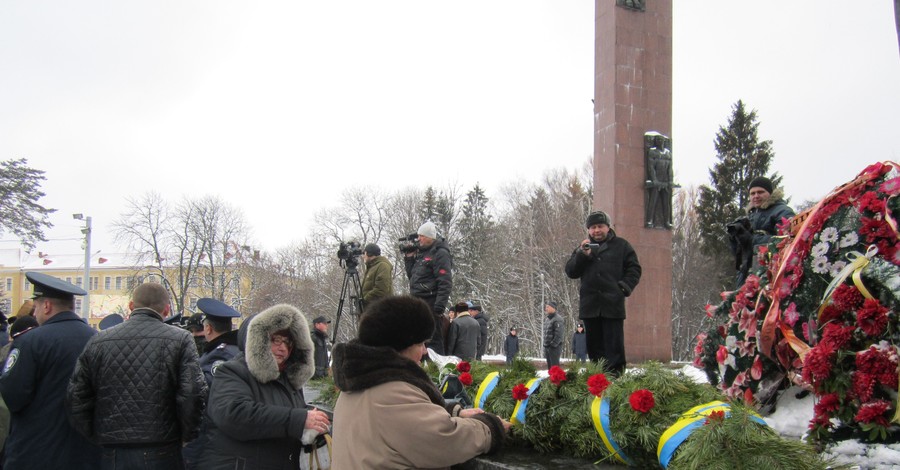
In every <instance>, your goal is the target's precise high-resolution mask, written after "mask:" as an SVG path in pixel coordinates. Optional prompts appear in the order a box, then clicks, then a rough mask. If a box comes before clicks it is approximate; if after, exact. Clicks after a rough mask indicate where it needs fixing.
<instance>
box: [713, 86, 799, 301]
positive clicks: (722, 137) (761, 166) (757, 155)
mask: <svg viewBox="0 0 900 470" xmlns="http://www.w3.org/2000/svg"><path fill="white" fill-rule="evenodd" d="M758 129H759V122H758V121H757V117H756V110H752V111H749V112H748V111H747V109H746V108H745V107H744V103H743V101H741V100H738V102H737V103H735V104H734V106H733V108H732V114H731V117H730V118H729V119H728V124H727V125H726V126H724V127H719V131H718V132H717V133H716V139H715V147H716V158H717V159H718V160H719V161H718V163H716V164H715V165H713V167H712V169H711V170H709V177H710V183H711V184H710V185H703V186H701V187H700V199H699V202H698V204H697V212H698V213H699V222H700V233H701V239H702V245H703V252H704V253H706V254H707V255H709V256H711V257H713V258H714V259H716V260H721V261H722V264H723V268H722V269H723V281H726V282H725V283H726V284H728V282H727V280H728V279H730V278H731V277H732V276H733V275H734V264H733V258H732V255H731V251H730V249H729V245H728V234H727V232H726V230H725V225H726V224H728V223H729V222H732V221H734V220H735V219H737V218H738V217H741V216H744V215H746V211H745V208H746V206H747V203H748V202H749V190H748V188H747V185H749V184H750V181H752V180H753V178H756V177H758V176H765V175H766V174H767V173H768V171H769V165H770V164H771V163H772V159H773V158H774V157H775V152H774V151H773V150H772V141H771V140H763V141H760V140H759V136H758V135H757V131H758ZM769 177H770V178H771V179H772V182H773V183H774V184H775V186H776V187H777V186H779V185H780V182H781V177H780V176H778V175H777V174H773V175H771V176H769ZM726 266H730V268H726Z"/></svg>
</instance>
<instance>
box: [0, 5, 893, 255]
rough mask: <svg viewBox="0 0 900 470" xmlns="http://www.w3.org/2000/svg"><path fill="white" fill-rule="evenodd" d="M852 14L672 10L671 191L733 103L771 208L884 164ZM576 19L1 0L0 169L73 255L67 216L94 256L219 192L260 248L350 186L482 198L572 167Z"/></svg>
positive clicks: (873, 55) (585, 87)
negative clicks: (90, 240)
mask: <svg viewBox="0 0 900 470" xmlns="http://www.w3.org/2000/svg"><path fill="white" fill-rule="evenodd" d="M651 1H653V0H651ZM860 5H861V4H857V3H854V2H843V1H841V2H839V1H836V0H827V1H821V0H820V1H812V0H807V1H789V2H787V1H783V0H781V1H775V0H761V1H754V2H736V1H725V2H700V1H679V2H675V6H674V102H673V109H674V111H673V112H674V116H673V130H672V134H673V135H672V138H673V147H674V152H673V154H674V159H675V170H676V178H677V179H678V182H679V183H681V184H682V185H691V184H703V183H707V182H708V168H709V167H710V166H711V165H713V164H714V162H715V151H714V148H713V143H712V142H713V138H714V136H715V133H716V131H717V130H718V127H719V126H720V125H723V124H725V123H726V121H727V119H728V117H729V115H730V113H731V106H732V105H733V104H734V103H735V102H736V101H737V100H738V99H742V100H744V102H745V103H746V104H747V106H749V107H750V108H752V109H756V110H757V111H758V113H759V119H760V121H761V123H762V125H761V126H760V137H761V138H763V139H771V140H773V141H774V149H775V152H776V157H775V164H774V167H773V170H775V171H778V172H780V173H781V174H782V175H783V176H784V184H785V187H786V191H787V193H788V195H790V196H792V197H793V200H794V202H800V201H803V200H806V199H817V198H820V197H822V196H824V195H825V194H826V193H827V192H828V191H829V190H830V189H831V188H833V187H835V186H837V185H839V184H841V183H843V182H845V181H847V180H849V179H851V178H852V177H853V176H854V175H855V174H856V173H857V172H859V171H860V170H861V169H862V168H863V167H865V165H867V164H869V163H871V162H874V161H878V160H888V159H891V160H900V138H898V136H900V126H898V124H900V118H898V112H900V92H898V86H900V53H898V46H897V36H896V30H895V27H894V17H893V6H892V2H890V1H889V0H877V1H876V0H872V1H867V2H864V5H865V7H861V6H860ZM593 16H594V2H593V0H564V1H562V0H541V1H537V0H488V1H479V2H474V1H461V2H434V1H423V0H407V1H393V0H383V1H371V0H368V1H349V0H347V1H339V0H335V1H327V2H298V1H285V2H237V1H223V0H215V1H184V0H179V1H153V2H149V1H143V2H121V1H112V0H109V1H98V0H82V1H78V2H68V1H58V0H53V1H49V0H5V1H3V2H0V160H8V159H13V158H22V157H24V158H27V159H28V161H29V165H30V166H32V167H35V168H38V169H42V170H45V171H46V176H47V181H46V182H45V184H44V186H43V189H44V190H45V192H46V193H47V196H46V197H45V198H44V199H43V200H42V203H43V204H44V205H45V206H48V207H52V208H56V209H58V213H57V214H56V215H54V217H53V219H52V220H53V222H54V223H55V224H56V227H54V229H52V230H51V231H50V232H48V235H49V236H50V237H51V238H54V239H64V238H77V237H78V236H80V234H79V233H78V224H79V223H78V222H76V221H74V220H72V219H71V214H72V213H75V212H83V213H85V214H87V215H91V216H92V217H93V219H94V227H95V233H94V249H95V250H98V249H99V250H105V251H107V252H109V251H116V248H115V247H114V246H112V244H111V239H112V236H111V234H110V233H109V226H110V223H111V221H112V220H113V219H115V218H116V217H117V216H118V215H119V214H120V213H121V212H122V211H123V209H124V207H125V198H126V197H137V196H140V195H141V194H143V193H145V192H147V191H149V190H157V191H159V192H161V193H162V194H163V195H164V196H165V197H166V198H167V199H169V200H172V201H177V200H178V199H180V198H181V197H182V196H185V195H187V196H202V195H207V194H212V195H218V196H221V197H222V198H223V199H225V200H226V201H228V202H230V203H232V204H234V205H235V206H238V207H240V208H241V209H242V210H243V211H244V214H245V215H246V217H247V220H248V221H249V223H250V225H251V226H252V227H253V229H254V231H253V238H254V241H255V242H256V243H257V244H258V245H259V246H261V247H263V248H265V249H270V250H271V249H275V248H278V247H281V246H284V245H287V244H288V243H290V242H291V241H295V240H299V239H302V238H303V237H304V236H305V235H306V234H307V230H308V228H309V227H310V225H311V223H312V215H313V214H314V213H315V212H316V211H317V210H319V209H321V208H322V207H325V206H333V205H336V204H337V199H338V197H339V196H340V194H341V192H342V191H344V190H345V189H347V188H349V187H352V186H356V185H367V186H370V187H377V188H383V189H384V190H385V191H393V190H395V189H398V188H402V187H405V186H415V187H419V188H424V187H425V186H427V185H429V184H430V185H434V186H436V187H445V186H446V185H447V184H450V183H456V184H460V185H462V186H463V187H464V188H465V189H466V190H468V189H469V188H471V186H472V185H474V184H475V183H476V182H478V183H480V184H481V185H482V186H483V187H485V188H486V189H487V191H488V194H489V195H490V196H494V197H497V196H498V195H499V194H498V191H499V190H500V188H501V187H502V186H503V185H505V184H509V183H512V182H515V181H519V180H523V181H531V182H537V181H539V180H540V178H541V175H542V174H543V173H544V172H545V171H546V170H548V169H552V168H558V167H565V168H569V169H575V168H578V167H580V166H581V165H583V164H584V163H585V162H586V161H587V160H588V159H589V158H590V155H591V153H592V151H593V142H592V134H593V129H592V104H591V98H592V97H593V74H594V64H593V48H594V42H593V41H594V21H593ZM0 246H2V247H14V246H16V244H14V243H8V242H7V243H3V244H2V245H0ZM38 249H41V246H39V247H38ZM54 249H57V250H68V251H76V252H77V251H78V250H79V244H78V243H76V242H72V243H70V244H68V245H67V246H66V247H65V248H54Z"/></svg>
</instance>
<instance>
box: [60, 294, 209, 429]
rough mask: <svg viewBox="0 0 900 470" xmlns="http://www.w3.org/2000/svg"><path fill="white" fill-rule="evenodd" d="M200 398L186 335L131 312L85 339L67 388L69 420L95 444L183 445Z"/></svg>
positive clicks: (148, 314)
mask: <svg viewBox="0 0 900 470" xmlns="http://www.w3.org/2000/svg"><path fill="white" fill-rule="evenodd" d="M205 397H206V381H205V380H204V379H203V373H202V372H201V371H200V365H199V363H198V358H197V347H196V346H195V345H194V340H193V338H191V334H190V333H188V332H187V331H185V330H182V329H181V328H178V327H174V326H171V325H166V324H164V323H163V322H162V317H160V315H159V314H158V313H156V312H154V311H153V310H150V309H136V310H134V311H133V312H131V318H129V319H128V321H126V322H125V323H122V324H121V325H119V326H117V327H115V328H110V329H108V330H104V331H102V332H100V333H98V334H97V335H96V336H94V337H93V338H91V341H90V342H88V344H87V346H85V349H84V352H82V354H81V356H80V357H79V358H78V363H77V365H76V366H75V372H74V374H73V375H72V380H71V381H70V382H69V387H68V393H67V407H68V410H69V420H70V422H71V423H72V425H73V426H74V427H75V428H76V429H77V430H78V431H79V432H80V433H82V434H84V435H85V436H87V437H88V438H89V439H91V440H92V441H94V442H96V443H98V444H100V445H122V444H129V445H135V444H138V445H140V444H146V445H157V444H163V443H171V442H182V441H189V440H190V439H191V438H193V436H194V435H195V434H196V432H197V426H198V424H199V422H200V416H201V413H202V411H203V405H204V399H205Z"/></svg>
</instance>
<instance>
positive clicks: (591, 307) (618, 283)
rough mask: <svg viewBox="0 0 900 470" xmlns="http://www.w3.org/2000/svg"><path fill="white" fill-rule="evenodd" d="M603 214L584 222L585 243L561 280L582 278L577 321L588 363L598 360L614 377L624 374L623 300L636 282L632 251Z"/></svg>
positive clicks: (637, 266) (638, 268)
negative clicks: (581, 331) (603, 363)
mask: <svg viewBox="0 0 900 470" xmlns="http://www.w3.org/2000/svg"><path fill="white" fill-rule="evenodd" d="M610 224H611V222H610V219H609V216H608V215H606V213H605V212H602V211H596V212H592V213H591V214H590V215H588V217H587V220H586V221H585V224H584V225H585V227H587V232H588V238H587V239H585V240H583V241H582V242H581V244H580V245H579V246H578V248H575V250H574V251H573V252H572V256H571V257H570V258H569V261H568V262H566V275H567V276H569V277H570V278H572V279H581V288H580V289H579V295H580V301H579V308H578V319H579V320H581V321H582V323H583V324H584V329H585V335H586V339H587V350H588V351H587V352H588V357H590V359H591V361H598V360H600V359H603V360H604V361H606V365H607V366H608V367H609V368H610V371H611V372H612V373H613V374H621V373H622V372H624V371H625V297H628V296H629V295H631V292H632V291H633V290H634V288H635V287H637V285H638V282H640V280H641V265H640V263H639V262H638V257H637V254H636V253H635V252H634V248H632V247H631V244H630V243H628V241H626V240H625V239H624V238H620V237H617V236H616V232H615V231H614V230H613V229H612V228H610Z"/></svg>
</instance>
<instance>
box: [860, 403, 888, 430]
mask: <svg viewBox="0 0 900 470" xmlns="http://www.w3.org/2000/svg"><path fill="white" fill-rule="evenodd" d="M890 408H891V404H890V402H888V401H885V400H875V401H873V402H871V403H863V404H862V405H861V406H860V407H859V412H858V413H856V416H854V417H853V419H855V420H856V421H858V422H860V423H875V424H877V425H879V426H887V425H888V419H887V417H886V416H884V413H885V412H887V411H888V410H889V409H890Z"/></svg>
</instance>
